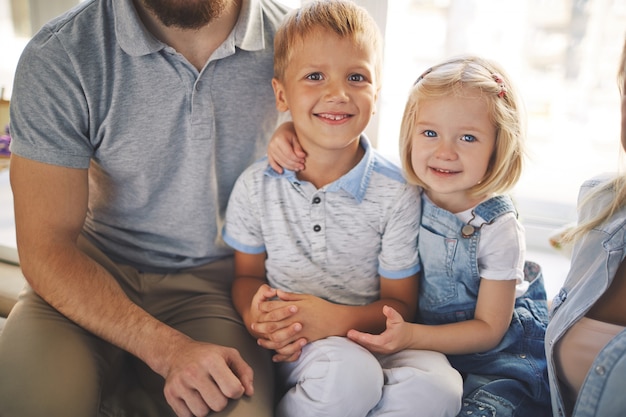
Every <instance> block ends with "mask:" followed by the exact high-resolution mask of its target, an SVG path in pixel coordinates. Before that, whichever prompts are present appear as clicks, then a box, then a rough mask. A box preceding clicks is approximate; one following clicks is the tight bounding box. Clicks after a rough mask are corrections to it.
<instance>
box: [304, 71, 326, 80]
mask: <svg viewBox="0 0 626 417" xmlns="http://www.w3.org/2000/svg"><path fill="white" fill-rule="evenodd" d="M306 78H307V80H311V81H320V80H321V79H322V74H320V73H319V72H314V73H313V74H309V75H307V76H306Z"/></svg>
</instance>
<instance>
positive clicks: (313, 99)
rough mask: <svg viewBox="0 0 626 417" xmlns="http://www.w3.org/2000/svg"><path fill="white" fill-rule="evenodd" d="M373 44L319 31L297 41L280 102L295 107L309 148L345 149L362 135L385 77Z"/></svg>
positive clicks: (279, 83) (277, 88)
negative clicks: (381, 77)
mask: <svg viewBox="0 0 626 417" xmlns="http://www.w3.org/2000/svg"><path fill="white" fill-rule="evenodd" d="M376 62H377V56H376V52H375V50H374V48H373V47H371V46H368V45H361V44H359V43H357V42H355V41H353V40H352V39H350V38H341V37H340V36H339V35H337V34H335V33H333V32H328V31H322V30H317V31H315V32H313V33H310V34H309V35H307V36H306V37H305V38H304V39H302V40H301V42H299V43H297V46H296V48H295V50H293V51H292V53H291V59H290V60H289V62H288V64H287V66H286V68H285V72H284V77H283V79H282V80H277V79H274V80H273V82H272V85H273V87H274V92H275V95H276V106H277V108H278V109H279V110H280V111H287V110H289V111H290V112H291V117H292V119H293V122H294V126H295V130H296V133H297V135H298V140H299V141H300V143H301V144H302V145H303V147H304V148H305V149H306V148H311V147H319V148H322V149H326V150H332V149H342V148H345V147H347V146H349V145H351V144H354V142H355V141H357V140H358V138H359V136H360V134H361V133H363V131H364V130H365V128H366V126H367V124H368V123H369V121H370V119H371V116H372V114H373V113H374V110H375V105H376V98H377V96H378V89H379V87H378V85H379V80H378V79H376Z"/></svg>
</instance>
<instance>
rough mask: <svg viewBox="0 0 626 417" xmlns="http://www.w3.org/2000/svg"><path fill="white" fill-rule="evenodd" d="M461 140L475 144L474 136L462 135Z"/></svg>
mask: <svg viewBox="0 0 626 417" xmlns="http://www.w3.org/2000/svg"><path fill="white" fill-rule="evenodd" d="M461 140H462V141H463V142H476V136H474V135H463V136H461Z"/></svg>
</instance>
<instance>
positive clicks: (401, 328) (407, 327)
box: [348, 306, 413, 354]
mask: <svg viewBox="0 0 626 417" xmlns="http://www.w3.org/2000/svg"><path fill="white" fill-rule="evenodd" d="M383 314H384V315H385V317H387V322H386V327H387V328H386V330H385V331H384V332H382V333H381V334H379V335H374V334H370V333H364V332H359V331H357V330H350V331H348V338H349V339H350V340H352V341H354V342H356V343H358V344H360V345H361V346H363V347H364V348H366V349H367V350H369V351H370V352H374V353H382V354H390V353H395V352H399V351H401V350H404V349H406V348H407V347H409V346H410V344H411V338H412V332H411V327H413V326H412V325H411V323H407V322H405V321H404V319H403V318H402V316H401V315H400V313H398V312H397V311H396V310H394V309H393V308H392V307H389V306H384V307H383Z"/></svg>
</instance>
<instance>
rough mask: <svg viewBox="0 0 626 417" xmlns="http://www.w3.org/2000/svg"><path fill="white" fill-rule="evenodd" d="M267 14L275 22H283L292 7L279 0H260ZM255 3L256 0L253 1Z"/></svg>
mask: <svg viewBox="0 0 626 417" xmlns="http://www.w3.org/2000/svg"><path fill="white" fill-rule="evenodd" d="M258 2H259V3H260V5H261V9H262V10H263V13H264V14H265V16H267V18H268V19H270V20H271V21H273V22H276V23H279V24H280V23H281V22H282V21H283V18H284V17H285V15H286V14H287V13H289V11H290V10H291V7H288V6H287V5H285V4H283V3H281V2H279V1H277V0H258ZM253 4H254V2H253Z"/></svg>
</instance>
